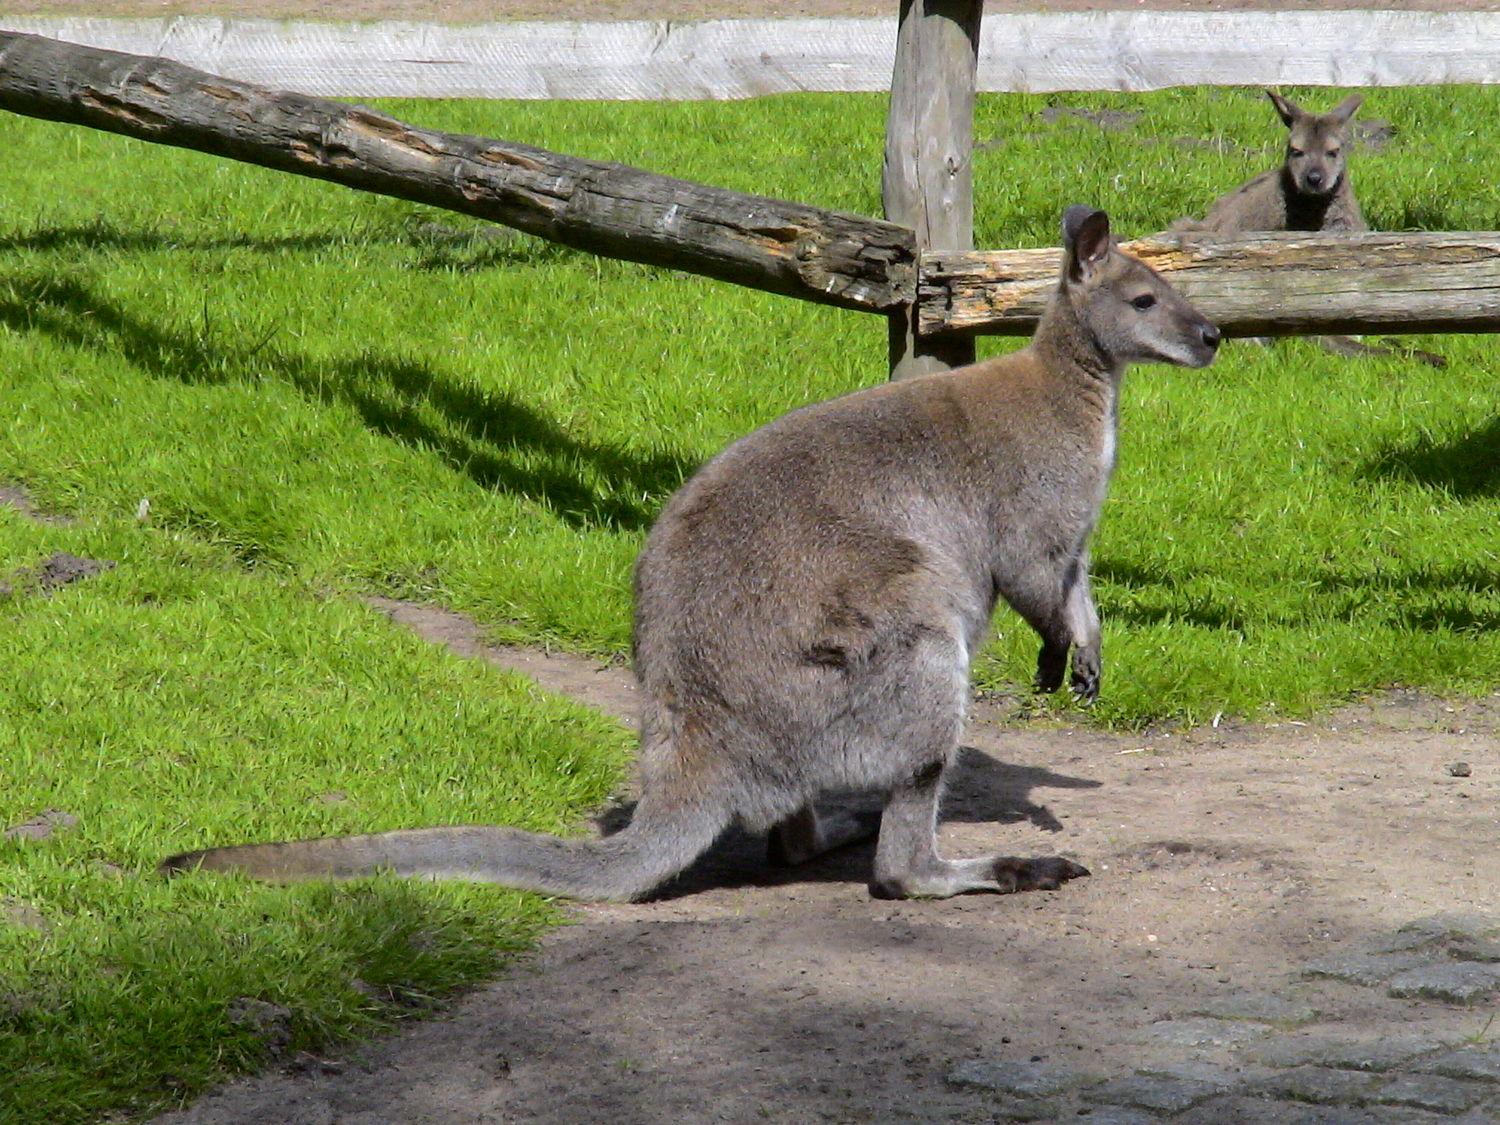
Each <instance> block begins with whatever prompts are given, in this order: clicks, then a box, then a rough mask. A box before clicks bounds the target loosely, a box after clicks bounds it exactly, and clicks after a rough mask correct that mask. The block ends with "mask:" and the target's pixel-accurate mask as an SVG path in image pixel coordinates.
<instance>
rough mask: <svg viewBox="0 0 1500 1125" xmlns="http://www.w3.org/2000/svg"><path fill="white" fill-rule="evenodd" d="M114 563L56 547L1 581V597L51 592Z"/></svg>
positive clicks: (90, 576) (109, 567)
mask: <svg viewBox="0 0 1500 1125" xmlns="http://www.w3.org/2000/svg"><path fill="white" fill-rule="evenodd" d="M114 565H115V564H114V563H113V562H111V561H109V560H108V559H85V558H80V557H79V556H77V555H70V554H69V553H68V552H67V551H56V552H54V553H53V554H51V555H49V556H48V557H47V558H45V559H43V560H42V562H41V563H39V564H38V565H37V566H34V567H23V568H21V569H20V570H18V571H16V572H15V573H14V574H13V575H12V576H11V578H10V580H9V581H8V582H0V597H6V596H8V595H11V594H29V593H36V594H50V593H51V592H52V591H53V590H56V589H59V588H61V587H63V586H69V585H71V584H72V583H74V582H79V581H82V580H83V579H85V578H92V577H93V576H94V575H96V574H102V573H103V572H104V571H106V570H109V569H111V568H112V567H113V566H114Z"/></svg>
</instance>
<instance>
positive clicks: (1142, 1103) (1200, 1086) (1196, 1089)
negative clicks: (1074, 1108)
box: [1084, 1074, 1223, 1113]
mask: <svg viewBox="0 0 1500 1125" xmlns="http://www.w3.org/2000/svg"><path fill="white" fill-rule="evenodd" d="M1222 1092H1223V1088H1222V1087H1221V1086H1219V1084H1218V1083H1216V1082H1199V1081H1195V1080H1193V1079H1191V1078H1171V1077H1167V1076H1159V1075H1150V1074H1133V1075H1130V1076H1129V1077H1125V1078H1111V1079H1110V1080H1109V1081H1108V1082H1105V1083H1102V1084H1101V1085H1099V1086H1095V1087H1094V1088H1093V1089H1092V1090H1089V1091H1088V1092H1087V1093H1086V1094H1085V1095H1084V1096H1085V1097H1087V1098H1088V1099H1089V1100H1090V1101H1096V1102H1114V1103H1116V1104H1118V1105H1128V1106H1135V1107H1137V1108H1139V1109H1151V1110H1157V1111H1158V1112H1161V1113H1181V1112H1182V1111H1183V1110H1185V1109H1188V1108H1190V1107H1192V1106H1194V1105H1197V1104H1198V1103H1199V1102H1201V1101H1206V1100H1207V1099H1209V1098H1211V1097H1213V1096H1214V1095H1215V1094H1219V1093H1222Z"/></svg>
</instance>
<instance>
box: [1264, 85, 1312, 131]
mask: <svg viewBox="0 0 1500 1125" xmlns="http://www.w3.org/2000/svg"><path fill="white" fill-rule="evenodd" d="M1266 97H1268V98H1270V99H1271V104H1272V105H1274V106H1275V107H1276V112H1277V113H1279V114H1281V120H1282V121H1283V122H1284V123H1285V125H1286V127H1287V128H1288V129H1290V128H1291V127H1292V122H1293V121H1296V120H1297V118H1299V117H1303V116H1305V115H1306V113H1305V111H1304V110H1303V108H1302V107H1301V106H1300V105H1298V104H1297V103H1296V102H1294V101H1292V99H1291V98H1283V97H1282V96H1281V95H1280V94H1278V93H1277V92H1276V91H1275V90H1267V91H1266Z"/></svg>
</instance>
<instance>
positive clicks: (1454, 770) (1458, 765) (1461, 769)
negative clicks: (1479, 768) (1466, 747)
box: [1444, 762, 1474, 777]
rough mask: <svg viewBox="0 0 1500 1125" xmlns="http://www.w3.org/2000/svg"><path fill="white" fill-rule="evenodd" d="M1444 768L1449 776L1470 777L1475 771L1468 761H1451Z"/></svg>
mask: <svg viewBox="0 0 1500 1125" xmlns="http://www.w3.org/2000/svg"><path fill="white" fill-rule="evenodd" d="M1444 768H1445V769H1446V770H1447V771H1448V776H1449V777H1468V776H1470V775H1471V774H1473V772H1474V770H1473V768H1472V767H1471V766H1470V765H1469V763H1468V762H1449V763H1448V764H1447V766H1445V767H1444Z"/></svg>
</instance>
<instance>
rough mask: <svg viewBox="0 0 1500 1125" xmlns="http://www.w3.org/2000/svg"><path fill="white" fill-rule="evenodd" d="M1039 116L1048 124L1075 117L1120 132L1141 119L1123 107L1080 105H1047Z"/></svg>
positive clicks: (1107, 131)
mask: <svg viewBox="0 0 1500 1125" xmlns="http://www.w3.org/2000/svg"><path fill="white" fill-rule="evenodd" d="M1041 118H1042V120H1043V121H1044V122H1046V123H1047V124H1048V125H1056V124H1057V123H1058V122H1060V121H1067V120H1069V119H1076V120H1079V121H1087V122H1089V123H1090V124H1092V125H1097V126H1099V128H1101V129H1103V130H1104V131H1105V132H1106V133H1120V132H1124V131H1125V130H1126V129H1129V128H1130V127H1131V126H1133V125H1134V124H1135V123H1136V122H1137V121H1139V120H1140V119H1141V115H1140V114H1139V113H1133V112H1131V111H1129V110H1123V109H1084V108H1082V107H1081V106H1071V105H1049V106H1048V107H1047V108H1046V109H1044V110H1042V113H1041Z"/></svg>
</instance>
